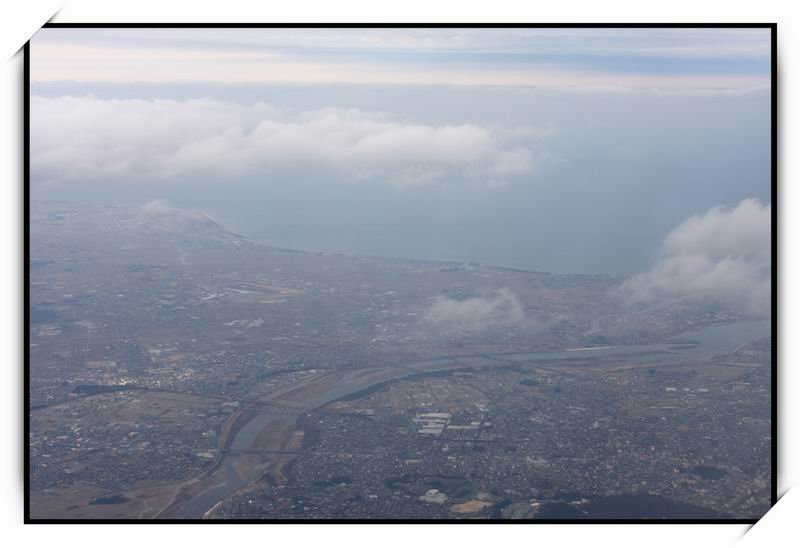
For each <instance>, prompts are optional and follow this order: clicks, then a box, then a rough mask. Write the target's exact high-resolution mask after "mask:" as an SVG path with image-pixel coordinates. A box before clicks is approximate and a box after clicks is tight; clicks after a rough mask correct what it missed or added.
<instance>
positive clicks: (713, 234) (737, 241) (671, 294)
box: [622, 199, 772, 314]
mask: <svg viewBox="0 0 800 548" xmlns="http://www.w3.org/2000/svg"><path fill="white" fill-rule="evenodd" d="M770 218H771V206H770V205H769V204H766V205H765V204H762V203H761V202H759V201H758V200H754V199H747V200H743V201H741V202H740V203H739V204H738V205H737V206H736V207H734V208H733V209H726V208H723V207H715V208H712V209H710V210H709V211H707V212H706V213H705V214H703V215H697V216H694V217H692V218H690V219H688V220H687V221H685V222H683V223H682V224H681V225H679V226H678V227H677V228H675V229H674V230H672V232H670V233H669V234H668V235H667V237H666V238H665V239H664V242H663V243H662V246H661V253H660V257H659V260H658V262H657V263H656V265H655V266H654V267H653V268H652V269H651V270H650V271H649V272H647V273H645V274H640V275H638V276H635V277H634V278H631V279H630V280H628V281H627V282H625V283H624V284H623V286H622V292H623V294H624V296H625V298H626V299H627V300H628V301H629V302H654V301H658V300H661V299H672V298H681V297H702V298H711V299H714V300H716V301H718V302H722V303H724V304H727V305H729V306H731V307H733V308H734V309H737V310H740V311H743V312H749V313H755V314H767V313H768V312H769V310H770V291H771V272H772V270H771V261H772V256H771V245H770V244H771V225H770Z"/></svg>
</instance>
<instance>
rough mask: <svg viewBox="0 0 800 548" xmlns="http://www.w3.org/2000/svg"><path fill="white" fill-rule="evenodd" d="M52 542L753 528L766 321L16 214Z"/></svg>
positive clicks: (376, 261) (74, 211)
mask: <svg viewBox="0 0 800 548" xmlns="http://www.w3.org/2000/svg"><path fill="white" fill-rule="evenodd" d="M30 230H31V240H30V241H31V247H30V265H29V267H30V326H29V329H30V347H29V360H30V394H29V398H30V446H29V454H30V477H29V480H30V501H31V517H32V518H34V519H35V518H51V519H59V518H66V519H120V518H131V519H135V518H150V519H201V518H204V519H223V518H227V519H242V518H255V519H348V518H349V519H403V518H405V519H492V518H494V519H498V518H503V519H558V518H568V519H576V518H594V519H603V518H700V519H711V518H726V517H728V518H730V517H737V518H757V517H760V516H761V515H763V513H765V512H766V511H767V509H768V508H769V506H770V482H771V470H770V450H771V444H772V439H771V428H770V409H771V406H770V363H771V359H772V345H771V338H770V322H769V320H768V319H766V316H765V315H764V314H757V313H754V312H752V311H746V310H745V309H736V308H732V307H729V306H725V305H724V304H720V303H719V302H718V301H715V300H712V299H709V300H704V299H702V298H673V299H662V300H661V301H659V302H658V303H656V304H642V303H640V304H636V305H631V304H630V303H628V302H626V301H625V300H624V299H621V298H620V297H619V288H620V286H621V285H622V284H623V283H624V282H625V277H623V276H614V275H604V274H596V275H581V274H554V273H548V272H537V271H528V270H523V269H514V268H502V267H495V266H491V265H487V264H482V263H476V262H467V263H462V262H455V261H433V260H414V259H396V258H382V257H373V256H358V255H345V254H337V253H327V252H307V251H299V250H293V249H285V248H279V247H271V246H268V245H265V244H262V243H258V242H255V241H253V240H251V239H249V238H248V237H246V236H245V235H240V234H236V233H234V232H232V231H230V230H228V229H227V228H225V227H224V226H222V225H221V224H219V223H217V222H215V221H214V220H213V219H212V218H210V217H209V216H208V215H206V214H204V213H201V212H199V211H191V210H184V209H177V208H173V207H171V206H169V205H168V204H166V203H163V202H151V203H148V204H146V205H144V206H139V207H133V206H131V207H119V206H107V205H97V204H90V203H77V202H67V201H44V200H34V201H32V202H31V204H30Z"/></svg>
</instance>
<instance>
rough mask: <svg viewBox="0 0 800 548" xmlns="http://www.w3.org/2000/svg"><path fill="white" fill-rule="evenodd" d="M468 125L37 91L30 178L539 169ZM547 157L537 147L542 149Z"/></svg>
mask: <svg viewBox="0 0 800 548" xmlns="http://www.w3.org/2000/svg"><path fill="white" fill-rule="evenodd" d="M501 133H502V131H497V130H494V129H489V128H486V127H481V126H477V125H472V124H462V125H444V126H431V125H422V124H415V123H411V122H406V121H402V120H396V119H393V118H392V117H391V116H389V115H387V114H385V113H370V112H363V111H358V110H342V109H334V108H328V109H322V110H316V111H309V112H303V113H300V114H292V113H289V112H284V111H281V110H278V109H276V108H273V107H271V106H269V105H266V104H264V103H257V104H254V105H241V104H235V103H227V102H222V101H216V100H211V99H195V100H188V101H172V100H153V101H143V100H137V99H124V100H102V99H98V98H95V97H91V96H88V97H57V98H43V97H34V98H33V99H32V103H31V147H32V149H31V167H32V175H33V177H32V180H34V182H42V181H44V182H63V181H70V180H112V179H115V178H124V179H128V180H132V179H136V178H147V179H153V178H170V177H177V176H183V175H195V174H202V175H213V176H225V177H231V176H238V175H248V174H249V175H253V174H262V173H267V172H269V171H270V170H272V169H277V168H280V169H284V168H288V169H298V168H301V169H306V168H312V169H313V168H318V169H323V170H326V171H328V172H332V174H335V175H339V176H341V177H342V178H346V179H349V180H356V181H364V180H367V181H371V180H382V181H388V182H390V183H393V184H396V185H404V184H427V183H431V182H434V181H436V180H439V179H442V178H443V177H445V176H446V175H451V176H455V177H460V178H462V179H469V180H472V181H476V182H478V183H480V182H482V181H483V180H484V179H486V180H496V179H498V178H513V177H516V176H519V175H524V174H528V173H530V172H531V171H532V170H533V169H534V167H535V166H534V164H535V161H534V158H533V155H532V154H531V151H530V150H528V149H526V148H524V147H521V146H519V145H518V144H514V143H513V140H514V139H513V138H512V139H511V140H509V139H508V138H506V137H503V136H502V135H501ZM540 154H541V153H540Z"/></svg>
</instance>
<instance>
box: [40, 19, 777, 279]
mask: <svg viewBox="0 0 800 548" xmlns="http://www.w3.org/2000/svg"><path fill="white" fill-rule="evenodd" d="M31 51H32V59H31V77H32V80H33V83H32V88H31V90H32V91H31V93H32V96H33V97H32V103H31V170H32V171H31V173H32V177H31V181H32V192H33V196H34V198H39V199H60V200H82V201H92V202H102V203H114V204H144V203H147V202H148V201H151V200H154V199H165V200H168V201H169V202H170V203H171V204H172V205H174V206H177V207H190V208H198V209H202V210H204V211H207V212H208V213H209V214H211V215H212V217H214V218H216V219H217V220H219V221H220V222H222V223H223V224H225V225H226V226H228V227H230V228H232V229H234V230H238V231H241V232H244V233H245V234H248V235H252V236H255V237H258V238H261V239H263V240H264V241H267V242H271V243H274V244H277V245H286V246H291V247H299V248H306V249H319V250H332V251H344V252H350V253H361V254H371V255H390V256H406V257H421V258H452V259H459V260H476V261H482V262H486V263H494V264H501V265H508V266H517V267H522V268H531V269H538V270H550V271H557V272H607V273H636V272H641V271H643V270H646V269H648V268H650V267H651V266H652V265H653V264H654V261H656V260H658V257H659V253H663V249H662V241H664V238H665V236H666V235H667V234H668V233H670V231H672V230H673V229H674V228H675V227H677V226H679V225H681V223H683V222H684V221H686V219H688V218H690V217H692V216H695V215H703V214H705V213H706V212H708V211H709V210H710V209H712V208H714V207H718V206H719V207H722V208H734V207H736V206H737V204H739V203H740V202H741V201H742V200H745V199H748V198H754V199H756V200H757V201H758V202H761V203H763V204H769V203H770V201H771V197H770V190H769V189H770V186H769V181H770V162H769V151H770V141H769V135H770V133H769V130H770V116H769V113H770V111H769V108H770V88H769V85H770V59H769V52H770V48H769V31H768V30H765V29H680V30H678V29H673V30H669V29H616V30H615V29H393V30H388V29H317V30H314V29H207V30H202V29H182V30H177V29H174V30H169V29H105V30H101V29H45V30H42V31H40V32H39V33H38V34H37V35H36V36H35V37H34V39H33V40H32V49H31ZM748 203H749V202H748ZM721 211H728V210H724V209H723V210H721ZM736 211H738V210H736ZM660 250H661V251H660Z"/></svg>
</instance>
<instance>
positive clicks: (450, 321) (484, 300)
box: [423, 288, 525, 333]
mask: <svg viewBox="0 0 800 548" xmlns="http://www.w3.org/2000/svg"><path fill="white" fill-rule="evenodd" d="M524 319H525V313H524V311H523V309H522V304H521V303H520V301H519V299H518V298H517V296H516V295H515V294H514V293H513V292H512V291H511V290H509V289H506V288H503V289H497V290H495V291H491V292H488V293H486V294H484V295H482V296H480V297H470V298H467V299H462V300H459V299H450V298H447V297H437V298H436V300H435V301H434V303H433V304H432V305H431V307H430V308H429V309H428V311H427V312H426V313H425V316H424V317H423V320H424V321H425V322H426V323H427V324H428V325H430V326H432V327H433V328H435V329H437V330H440V331H443V332H446V333H475V332H478V331H483V330H486V329H492V328H498V327H513V326H519V325H520V324H521V323H522V322H523V321H524Z"/></svg>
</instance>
